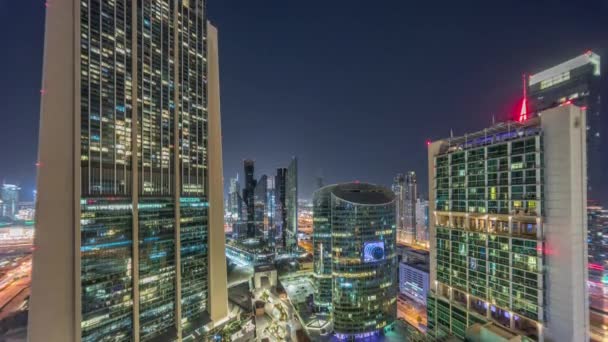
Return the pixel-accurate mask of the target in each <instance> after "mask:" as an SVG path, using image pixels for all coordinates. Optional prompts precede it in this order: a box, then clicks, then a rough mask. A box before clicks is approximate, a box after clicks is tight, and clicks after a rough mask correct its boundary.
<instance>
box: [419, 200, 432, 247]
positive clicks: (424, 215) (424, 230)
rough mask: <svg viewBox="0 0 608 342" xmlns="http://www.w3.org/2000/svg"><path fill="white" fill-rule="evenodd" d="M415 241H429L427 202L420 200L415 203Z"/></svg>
mask: <svg viewBox="0 0 608 342" xmlns="http://www.w3.org/2000/svg"><path fill="white" fill-rule="evenodd" d="M416 239H417V240H418V242H424V243H426V242H428V241H429V201H427V200H425V199H422V198H419V199H418V200H417V201H416Z"/></svg>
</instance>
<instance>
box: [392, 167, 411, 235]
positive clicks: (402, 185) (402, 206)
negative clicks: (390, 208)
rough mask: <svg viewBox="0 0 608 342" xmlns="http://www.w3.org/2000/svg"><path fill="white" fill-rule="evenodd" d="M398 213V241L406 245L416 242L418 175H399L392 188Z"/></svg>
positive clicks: (409, 173)
mask: <svg viewBox="0 0 608 342" xmlns="http://www.w3.org/2000/svg"><path fill="white" fill-rule="evenodd" d="M392 190H393V193H394V194H395V198H396V199H395V207H396V211H397V240H398V241H400V242H404V243H413V242H415V241H416V236H417V233H416V199H417V183H416V173H415V172H414V171H410V172H408V173H407V174H405V175H404V174H402V173H399V174H397V175H396V176H395V179H394V180H393V186H392Z"/></svg>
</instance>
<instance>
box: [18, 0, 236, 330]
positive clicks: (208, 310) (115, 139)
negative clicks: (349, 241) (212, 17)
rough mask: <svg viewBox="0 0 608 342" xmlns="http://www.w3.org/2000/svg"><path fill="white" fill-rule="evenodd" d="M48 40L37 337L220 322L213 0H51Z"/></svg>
mask: <svg viewBox="0 0 608 342" xmlns="http://www.w3.org/2000/svg"><path fill="white" fill-rule="evenodd" d="M45 41H46V45H45V54H44V56H45V59H44V77H43V91H42V92H41V93H42V94H43V96H42V101H41V103H42V110H41V119H40V145H39V158H40V165H41V166H40V167H39V173H38V191H39V193H38V210H37V219H36V221H37V228H38V229H37V232H36V241H35V243H36V246H37V249H36V250H35V252H34V266H33V275H32V294H31V302H30V313H29V322H28V324H29V327H28V335H29V336H28V337H29V340H30V341H110V340H111V341H151V340H157V341H158V340H162V341H166V340H181V339H182V338H185V337H186V336H190V335H192V334H194V333H197V334H198V333H202V332H203V331H204V330H205V329H206V328H212V327H214V326H216V325H217V324H220V323H221V322H222V321H224V320H225V319H226V317H227V315H228V312H227V285H226V277H225V276H224V275H225V274H226V263H225V262H226V261H225V260H226V259H225V251H224V232H223V208H222V207H223V200H222V197H223V195H222V193H223V186H222V159H221V158H222V156H221V148H222V147H221V126H220V106H219V70H218V51H217V50H218V45H217V44H218V43H217V30H216V29H215V27H213V26H212V25H211V24H210V23H209V22H208V21H207V13H206V6H205V1H204V0H194V1H193V0H190V1H183V0H175V1H172V0H162V1H161V0H158V1H156V0H155V1H152V0H143V1H126V0H118V1H108V0H101V1H93V0H84V1H70V0H59V1H53V3H52V5H51V6H49V8H48V10H47V14H46V37H45ZM210 204H211V205H210ZM211 280H213V281H211ZM49 293H52V295H49Z"/></svg>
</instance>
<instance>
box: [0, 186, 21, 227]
mask: <svg viewBox="0 0 608 342" xmlns="http://www.w3.org/2000/svg"><path fill="white" fill-rule="evenodd" d="M19 191H21V188H20V187H19V186H17V185H14V184H2V189H1V192H0V217H2V216H4V217H10V219H11V220H12V219H14V218H15V214H16V213H17V205H18V204H19Z"/></svg>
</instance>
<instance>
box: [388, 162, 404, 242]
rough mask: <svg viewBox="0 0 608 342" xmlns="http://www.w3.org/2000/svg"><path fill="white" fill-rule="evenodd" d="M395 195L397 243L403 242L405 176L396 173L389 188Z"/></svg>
mask: <svg viewBox="0 0 608 342" xmlns="http://www.w3.org/2000/svg"><path fill="white" fill-rule="evenodd" d="M391 189H392V190H393V193H394V194H395V213H396V226H397V241H399V242H405V237H406V229H405V191H406V190H405V175H404V174H403V173H398V174H397V175H396V176H395V178H394V179H393V185H392V187H391Z"/></svg>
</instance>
